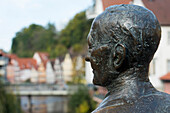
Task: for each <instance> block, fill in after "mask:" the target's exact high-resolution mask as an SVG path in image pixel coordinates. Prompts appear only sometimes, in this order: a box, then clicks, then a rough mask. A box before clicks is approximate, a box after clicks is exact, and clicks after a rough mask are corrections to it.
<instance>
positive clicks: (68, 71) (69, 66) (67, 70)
mask: <svg viewBox="0 0 170 113" xmlns="http://www.w3.org/2000/svg"><path fill="white" fill-rule="evenodd" d="M62 69H63V79H64V81H65V82H66V83H67V82H72V74H73V62H72V59H71V56H70V54H69V53H67V54H66V55H65V58H64V61H63V62H62Z"/></svg>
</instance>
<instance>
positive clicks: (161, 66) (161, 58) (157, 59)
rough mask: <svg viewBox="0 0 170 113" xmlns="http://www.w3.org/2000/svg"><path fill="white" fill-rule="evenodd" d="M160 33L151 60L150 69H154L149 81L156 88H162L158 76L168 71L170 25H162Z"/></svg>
mask: <svg viewBox="0 0 170 113" xmlns="http://www.w3.org/2000/svg"><path fill="white" fill-rule="evenodd" d="M161 29H162V35H161V41H160V44H159V47H158V50H157V52H156V53H155V56H154V58H153V61H152V62H151V64H150V66H152V67H151V70H150V71H153V70H154V71H155V72H154V73H150V76H149V77H150V81H151V82H152V84H153V85H154V86H155V87H156V88H157V89H160V90H162V89H163V83H162V82H161V81H160V77H161V76H163V75H165V74H167V73H168V64H167V63H168V60H170V52H169V50H170V44H168V32H170V26H169V27H168V26H167V27H166V26H162V27H161Z"/></svg>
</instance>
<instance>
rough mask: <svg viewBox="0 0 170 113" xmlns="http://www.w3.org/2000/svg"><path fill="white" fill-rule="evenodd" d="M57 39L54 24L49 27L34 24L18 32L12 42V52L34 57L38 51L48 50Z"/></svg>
mask: <svg viewBox="0 0 170 113" xmlns="http://www.w3.org/2000/svg"><path fill="white" fill-rule="evenodd" d="M56 41H57V33H56V30H55V26H54V25H53V24H50V23H49V24H48V25H47V27H43V26H40V25H36V24H32V25H30V26H29V27H28V28H24V29H22V30H21V31H20V32H18V33H16V36H15V37H14V38H13V43H12V53H15V54H17V55H18V56H19V57H32V56H33V54H34V52H36V51H47V48H52V47H53V46H54V45H55V43H56Z"/></svg>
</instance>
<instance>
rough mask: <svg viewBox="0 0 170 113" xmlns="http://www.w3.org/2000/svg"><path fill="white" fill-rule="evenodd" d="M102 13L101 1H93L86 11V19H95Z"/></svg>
mask: <svg viewBox="0 0 170 113" xmlns="http://www.w3.org/2000/svg"><path fill="white" fill-rule="evenodd" d="M102 12H103V5H102V0H95V2H94V4H93V6H92V7H90V8H89V9H87V11H86V15H88V16H87V19H92V18H95V17H96V16H97V15H99V14H100V13H102Z"/></svg>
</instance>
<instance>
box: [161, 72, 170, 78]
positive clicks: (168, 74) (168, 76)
mask: <svg viewBox="0 0 170 113" xmlns="http://www.w3.org/2000/svg"><path fill="white" fill-rule="evenodd" d="M160 79H161V80H170V72H169V73H167V74H166V75H164V76H162V77H161V78H160Z"/></svg>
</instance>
